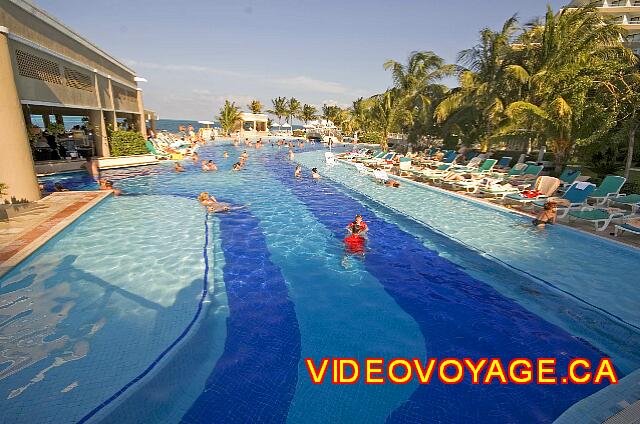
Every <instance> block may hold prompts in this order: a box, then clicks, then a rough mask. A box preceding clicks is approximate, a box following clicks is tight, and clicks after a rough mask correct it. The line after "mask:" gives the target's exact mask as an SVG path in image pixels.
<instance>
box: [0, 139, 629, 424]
mask: <svg viewBox="0 0 640 424" xmlns="http://www.w3.org/2000/svg"><path fill="white" fill-rule="evenodd" d="M313 149H314V148H313V147H307V150H313ZM223 150H228V151H230V152H232V154H231V157H232V158H234V157H237V156H238V154H239V152H240V151H241V149H240V148H235V147H233V146H230V145H223V146H207V147H205V148H203V149H202V151H201V156H202V157H203V158H209V157H210V158H213V159H215V160H216V162H218V164H219V166H220V170H219V171H218V172H217V173H203V172H200V171H199V169H198V168H196V167H194V166H192V165H191V164H188V165H187V166H186V167H187V171H186V172H185V173H183V174H175V173H174V172H173V171H172V168H171V164H168V163H163V164H160V165H157V166H153V167H146V168H139V169H135V170H119V171H111V172H109V175H110V178H111V179H113V180H114V181H115V184H116V186H118V187H119V188H121V189H123V190H124V191H125V192H126V193H127V194H128V195H126V196H121V197H119V198H113V199H108V200H105V201H103V202H102V203H101V204H100V205H99V206H97V207H96V208H95V209H94V210H92V211H91V212H89V213H88V214H86V215H85V216H84V217H83V218H81V219H80V221H79V222H77V223H75V224H74V225H72V226H71V227H69V228H68V229H67V230H65V231H64V232H62V233H61V234H59V235H58V236H57V237H55V238H54V239H53V240H52V241H50V242H49V243H47V245H45V246H44V247H43V248H41V249H40V250H39V251H38V252H37V253H36V254H35V255H33V256H31V257H30V258H29V259H28V260H26V261H25V262H23V263H22V264H21V265H20V266H19V267H17V268H16V269H14V270H13V271H12V272H11V273H10V274H8V275H7V276H5V277H4V278H3V279H2V280H0V319H1V322H0V340H1V341H2V349H0V350H1V354H0V355H1V356H0V408H2V411H3V414H2V420H3V422H7V423H9V422H11V423H22V422H25V423H26V422H29V423H32V422H39V423H40V422H42V423H45V422H50V423H67V422H89V421H95V422H100V421H102V422H118V423H140V422H158V423H174V422H184V423H210V422H225V423H226V422H242V423H245V422H285V421H286V422H290V423H299V422H305V423H307V422H309V423H315V422H318V423H320V422H387V421H388V422H425V421H428V422H499V423H505V422H551V421H553V420H554V419H555V418H557V417H558V416H559V415H560V414H561V413H562V412H563V411H565V410H566V409H567V408H569V407H570V406H571V405H573V404H574V403H576V402H577V401H579V400H581V399H583V398H585V397H587V396H589V395H591V394H592V393H594V392H596V391H597V390H598V389H600V388H601V387H600V386H592V385H585V386H577V385H567V386H560V385H558V386H551V387H549V386H547V387H544V386H535V385H526V386H514V385H507V386H498V385H492V386H472V385H471V384H461V385H454V386H449V385H444V384H438V383H436V384H431V385H428V386H424V385H421V386H419V385H418V384H417V383H415V384H413V383H412V384H407V385H380V386H371V385H364V384H356V385H352V386H333V385H328V384H325V385H313V384H312V383H311V381H310V379H309V377H308V375H307V371H306V367H305V365H304V363H303V361H302V359H303V358H307V357H311V358H323V357H354V358H358V359H364V358H366V357H382V358H394V357H406V358H413V357H417V358H425V357H427V356H429V357H474V358H477V357H491V356H496V357H504V358H512V357H531V358H536V357H558V358H559V361H560V362H562V361H568V360H569V359H570V358H571V357H587V358H591V359H595V358H599V357H601V356H611V357H612V358H613V360H614V364H615V365H616V367H617V368H618V371H619V373H620V374H621V375H623V374H628V373H630V372H631V371H633V370H634V369H637V368H638V367H640V354H638V352H637V351H638V346H639V345H640V340H639V339H638V334H639V333H640V331H638V328H637V324H638V321H637V318H638V317H637V316H636V315H635V313H636V312H637V311H634V310H633V308H630V307H629V303H628V302H630V300H629V298H631V301H633V297H632V296H633V295H634V294H633V293H625V294H626V295H627V297H626V298H621V297H620V295H619V293H620V290H626V288H628V285H627V280H625V279H624V275H625V272H627V273H628V272H631V271H632V270H633V269H634V268H632V267H630V266H631V265H634V267H635V266H636V265H637V263H638V262H637V261H638V258H639V256H638V253H637V252H635V251H632V250H630V249H624V248H622V247H620V246H617V245H614V244H611V243H608V244H602V243H601V242H599V241H596V240H594V239H592V238H587V237H585V236H583V235H581V234H577V233H575V234H574V233H573V232H568V230H564V229H560V228H553V229H552V230H551V231H548V232H545V233H543V234H539V233H538V234H536V233H529V231H530V230H528V229H527V230H525V229H523V228H522V227H516V224H517V223H518V222H519V220H520V218H519V217H517V216H513V215H511V214H503V213H500V212H497V211H495V210H489V209H486V208H484V207H479V206H476V205H470V204H468V203H466V202H465V201H463V200H459V199H454V198H448V197H442V196H445V195H442V194H439V193H430V192H425V191H424V189H422V188H417V187H410V186H408V185H405V186H403V187H401V188H400V189H385V188H383V187H380V186H377V185H375V183H373V182H372V181H370V180H369V179H367V178H366V177H363V176H360V175H358V174H357V173H356V172H355V171H354V170H352V169H349V168H347V167H344V166H341V165H339V166H336V167H334V168H331V169H324V168H322V167H321V173H323V175H324V178H323V179H322V180H320V181H312V180H311V179H309V178H304V179H302V180H296V179H294V178H292V174H293V164H292V163H290V162H289V161H287V160H285V159H284V156H285V150H284V149H282V150H279V149H277V148H272V147H270V146H266V147H265V148H263V149H261V150H251V151H250V154H251V157H250V159H249V163H248V166H247V169H245V170H243V171H241V172H239V173H233V172H232V171H230V167H231V164H232V162H233V160H232V159H228V160H224V159H223V158H222V151H223ZM322 155H323V153H322V151H309V152H305V153H299V154H298V155H297V157H296V160H297V161H299V162H300V163H302V164H304V165H305V166H307V167H311V166H319V165H321V163H322ZM305 173H307V174H308V169H305ZM50 181H51V180H47V183H49V182H50ZM65 184H66V185H67V186H69V187H74V188H78V189H82V188H91V187H92V186H91V184H92V183H90V182H89V181H88V180H86V179H84V177H83V176H82V175H78V174H76V175H70V176H68V177H67V180H66V181H65ZM415 190H422V191H419V192H417V191H415ZM200 191H209V192H211V193H212V194H215V195H216V197H218V199H219V200H222V201H228V202H230V203H233V204H236V205H247V206H246V207H245V208H243V209H240V210H237V211H234V212H231V213H229V214H225V215H219V216H218V215H216V216H210V217H207V216H206V215H205V213H204V211H203V210H202V208H201V206H200V205H198V204H197V202H195V200H194V196H195V195H197V193H199V192H200ZM356 212H359V213H362V214H363V215H364V217H365V220H366V221H367V222H368V223H369V225H370V228H371V231H370V237H369V238H370V241H369V246H368V247H369V249H370V250H369V251H368V252H367V254H366V256H365V257H364V259H363V260H359V259H357V258H347V260H348V267H347V268H346V269H345V267H344V266H343V262H344V260H345V255H344V247H343V243H342V238H343V236H344V226H345V225H346V223H348V222H350V221H351V220H352V219H353V215H354V214H355V213H356ZM425 213H428V215H425ZM480 223H482V228H484V231H482V232H478V231H477V228H479V227H478V226H477V225H478V224H480ZM474 225H476V227H474ZM505 228H506V229H505ZM516 229H517V231H516ZM518 231H519V232H520V233H518ZM522 233H525V234H526V237H525V236H522V235H521V234H522ZM514 238H515V240H514ZM562 243H564V244H562ZM545 249H546V250H545ZM548 249H551V252H555V253H553V254H550V253H549V252H548ZM585 249H586V250H585ZM589 249H597V250H598V252H599V255H600V254H602V255H605V256H603V260H604V261H608V256H606V255H614V256H615V258H616V260H617V262H616V266H615V267H612V266H608V267H600V268H596V267H594V266H592V265H591V264H588V262H589V261H588V260H586V258H585V256H587V255H588V251H589ZM545 252H546V253H545ZM634 255H635V256H634ZM541 260H542V261H543V262H544V263H546V264H548V265H547V266H544V267H541V266H537V267H536V265H535V264H536V263H539V261H541ZM605 263H606V262H605ZM561 265H562V266H561ZM554 269H555V270H554ZM529 274H530V275H529ZM585 276H590V277H589V279H588V280H584V281H585V283H584V284H582V285H580V284H577V283H576V282H575V281H573V280H572V281H567V279H568V278H569V277H573V279H574V280H575V279H576V277H577V278H578V279H584V278H586V277H585ZM605 276H606V277H607V278H608V279H609V280H608V281H609V287H608V290H605V289H604V288H602V287H601V286H599V284H601V281H602V278H604V277H605ZM567 292H569V293H571V294H572V296H570V295H568V294H567ZM606 292H611V293H613V294H616V293H618V297H617V299H619V301H620V302H619V303H618V304H616V303H615V302H614V301H613V300H615V299H616V296H610V295H609V294H608V293H606ZM602 293H604V295H603V296H604V297H603V296H601V294H602ZM635 295H636V296H637V293H636V294H635ZM601 299H604V300H601ZM635 300H636V301H637V299H635Z"/></svg>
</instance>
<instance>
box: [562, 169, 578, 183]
mask: <svg viewBox="0 0 640 424" xmlns="http://www.w3.org/2000/svg"><path fill="white" fill-rule="evenodd" d="M580 174H582V171H580V170H579V169H572V168H565V169H564V171H562V174H561V175H560V177H559V178H560V181H561V184H562V186H563V187H564V186H567V187H568V186H570V185H571V184H573V183H575V182H576V180H577V179H578V177H579V176H580Z"/></svg>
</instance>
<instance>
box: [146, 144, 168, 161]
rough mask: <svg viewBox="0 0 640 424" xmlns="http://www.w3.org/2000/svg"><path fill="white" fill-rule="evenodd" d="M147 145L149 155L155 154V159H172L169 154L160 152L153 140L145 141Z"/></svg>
mask: <svg viewBox="0 0 640 424" xmlns="http://www.w3.org/2000/svg"><path fill="white" fill-rule="evenodd" d="M145 144H146V146H147V150H148V151H149V153H151V154H153V155H154V156H155V157H157V158H163V159H168V158H170V157H171V155H169V154H166V153H161V152H159V151H158V150H157V149H156V146H155V145H154V144H153V142H151V140H145Z"/></svg>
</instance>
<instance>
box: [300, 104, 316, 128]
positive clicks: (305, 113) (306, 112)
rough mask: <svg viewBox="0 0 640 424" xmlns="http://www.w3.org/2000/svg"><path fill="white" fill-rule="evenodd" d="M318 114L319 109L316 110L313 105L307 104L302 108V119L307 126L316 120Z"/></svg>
mask: <svg viewBox="0 0 640 424" xmlns="http://www.w3.org/2000/svg"><path fill="white" fill-rule="evenodd" d="M317 113H318V109H316V108H315V107H314V106H312V105H308V104H305V105H304V106H302V111H301V112H300V119H301V120H302V121H303V122H304V123H305V124H307V123H308V122H309V121H313V120H314V119H316V118H317V117H318V116H317Z"/></svg>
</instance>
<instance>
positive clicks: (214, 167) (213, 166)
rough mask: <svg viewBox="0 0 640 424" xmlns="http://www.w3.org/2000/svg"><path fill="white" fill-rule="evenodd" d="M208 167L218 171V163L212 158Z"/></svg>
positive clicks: (210, 169)
mask: <svg viewBox="0 0 640 424" xmlns="http://www.w3.org/2000/svg"><path fill="white" fill-rule="evenodd" d="M207 169H208V170H209V171H217V170H218V165H216V164H215V163H214V162H213V161H212V160H210V161H209V162H207Z"/></svg>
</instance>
